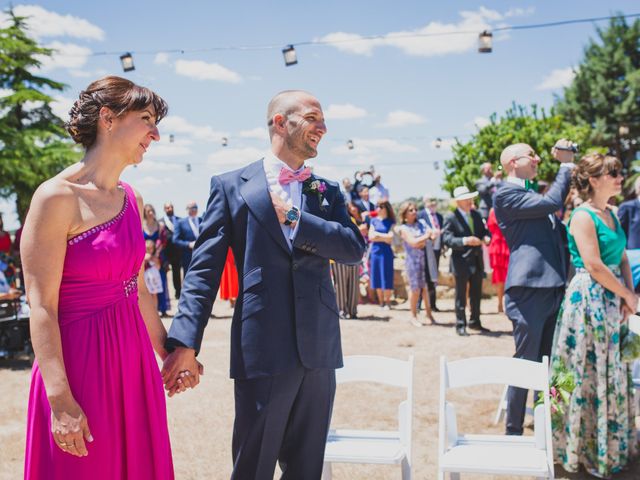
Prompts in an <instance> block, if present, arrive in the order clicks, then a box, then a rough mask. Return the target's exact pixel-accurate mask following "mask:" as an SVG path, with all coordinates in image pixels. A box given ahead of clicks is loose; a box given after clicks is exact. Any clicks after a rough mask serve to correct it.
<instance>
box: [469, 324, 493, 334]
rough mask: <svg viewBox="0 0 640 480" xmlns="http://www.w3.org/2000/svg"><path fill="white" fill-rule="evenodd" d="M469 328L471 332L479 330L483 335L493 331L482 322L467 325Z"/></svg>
mask: <svg viewBox="0 0 640 480" xmlns="http://www.w3.org/2000/svg"><path fill="white" fill-rule="evenodd" d="M467 328H468V329H470V330H477V331H479V332H481V333H486V332H490V331H491V330H489V329H488V328H485V327H483V326H482V324H481V323H480V322H474V323H469V324H467Z"/></svg>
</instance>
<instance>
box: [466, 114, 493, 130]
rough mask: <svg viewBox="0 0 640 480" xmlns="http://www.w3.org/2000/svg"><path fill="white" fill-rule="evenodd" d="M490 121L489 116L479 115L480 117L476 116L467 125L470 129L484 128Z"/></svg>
mask: <svg viewBox="0 0 640 480" xmlns="http://www.w3.org/2000/svg"><path fill="white" fill-rule="evenodd" d="M490 123H491V120H489V119H488V118H487V117H480V116H478V117H475V118H474V119H473V120H472V121H470V122H469V123H466V124H465V127H466V128H468V129H470V130H482V129H483V128H484V127H486V126H487V125H489V124H490Z"/></svg>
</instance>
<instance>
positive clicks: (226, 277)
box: [220, 247, 238, 308]
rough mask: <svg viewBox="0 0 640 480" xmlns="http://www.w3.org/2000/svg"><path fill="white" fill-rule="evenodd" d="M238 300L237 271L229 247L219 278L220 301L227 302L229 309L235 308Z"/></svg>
mask: <svg viewBox="0 0 640 480" xmlns="http://www.w3.org/2000/svg"><path fill="white" fill-rule="evenodd" d="M237 298H238V270H237V269H236V260H235V258H234V257H233V250H231V247H229V251H228V252H227V259H226V260H225V262H224V270H223V271H222V277H221V278H220V299H221V300H229V305H230V306H231V308H233V307H235V305H236V299H237Z"/></svg>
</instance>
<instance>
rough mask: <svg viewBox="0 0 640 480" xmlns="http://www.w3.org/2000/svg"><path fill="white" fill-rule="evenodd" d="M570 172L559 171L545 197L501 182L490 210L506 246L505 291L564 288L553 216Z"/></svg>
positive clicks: (562, 253)
mask: <svg viewBox="0 0 640 480" xmlns="http://www.w3.org/2000/svg"><path fill="white" fill-rule="evenodd" d="M570 181H571V168H568V167H560V169H559V170H558V174H557V175H556V180H555V182H553V185H551V187H550V188H549V191H548V192H547V193H546V194H545V195H540V194H539V193H537V192H533V191H529V190H526V189H525V188H524V187H521V186H520V185H515V184H513V183H511V182H507V181H505V182H503V183H502V186H501V188H500V189H498V191H497V192H496V195H495V198H494V203H493V207H494V209H495V212H496V219H497V220H498V225H499V226H500V229H501V230H502V233H503V234H504V238H505V240H506V241H507V245H509V251H510V256H509V271H508V273H507V281H506V283H505V289H507V290H508V289H509V288H511V287H532V288H554V287H564V286H565V284H566V281H567V270H568V266H569V263H568V252H566V250H565V246H564V242H563V238H562V233H563V232H562V229H564V228H565V227H564V225H563V224H562V222H560V221H559V220H558V219H557V218H556V216H555V212H557V211H558V210H560V209H561V208H562V207H563V205H564V200H565V198H566V197H567V194H568V193H569V187H570Z"/></svg>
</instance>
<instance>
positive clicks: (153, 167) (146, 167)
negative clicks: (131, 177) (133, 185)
mask: <svg viewBox="0 0 640 480" xmlns="http://www.w3.org/2000/svg"><path fill="white" fill-rule="evenodd" d="M149 155H150V156H152V157H153V155H154V152H153V151H151V152H149ZM186 163H187V162H185V165H186ZM185 168H186V167H185V166H184V165H180V164H178V163H167V162H156V161H154V160H151V159H148V158H145V159H144V160H143V161H142V163H140V164H138V169H139V170H140V171H145V172H146V171H148V172H177V171H179V170H182V171H184V170H185Z"/></svg>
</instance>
